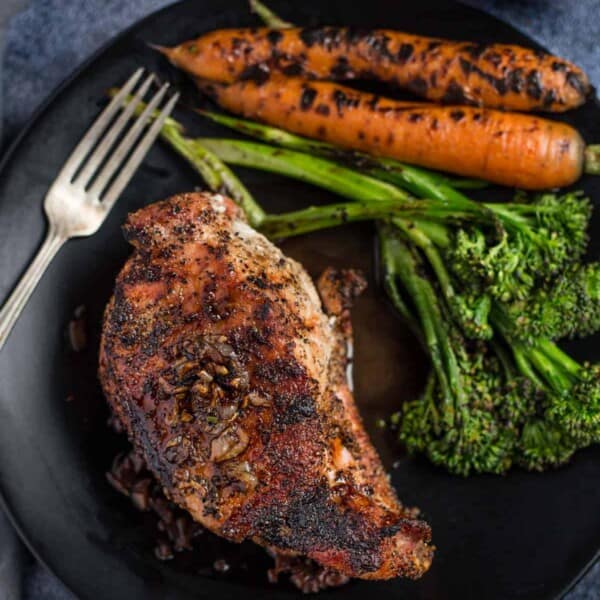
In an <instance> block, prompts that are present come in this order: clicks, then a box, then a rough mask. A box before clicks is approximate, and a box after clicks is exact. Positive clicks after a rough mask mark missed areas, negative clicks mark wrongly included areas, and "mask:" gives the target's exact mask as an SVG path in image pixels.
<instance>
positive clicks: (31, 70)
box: [0, 0, 600, 600]
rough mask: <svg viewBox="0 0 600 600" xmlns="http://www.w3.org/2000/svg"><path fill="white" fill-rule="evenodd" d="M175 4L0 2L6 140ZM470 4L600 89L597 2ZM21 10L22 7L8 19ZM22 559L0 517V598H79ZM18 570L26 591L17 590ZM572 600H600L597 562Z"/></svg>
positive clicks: (151, 0)
mask: <svg viewBox="0 0 600 600" xmlns="http://www.w3.org/2000/svg"><path fill="white" fill-rule="evenodd" d="M395 1H396V2H399V1H406V0H395ZM171 2H172V0H28V1H26V0H0V52H1V51H2V46H3V45H4V44H5V46H6V49H5V57H4V65H3V66H2V64H1V61H0V85H2V86H3V94H0V116H2V114H3V116H4V127H5V130H4V133H5V140H6V139H10V138H11V137H13V136H14V135H15V134H16V132H17V131H18V130H19V129H20V128H21V127H22V126H23V124H24V123H25V122H26V120H27V119H28V118H29V116H30V115H31V113H32V111H33V110H35V108H36V107H37V106H38V105H39V104H40V102H42V101H43V99H44V98H45V97H46V96H47V95H48V93H49V92H50V91H51V90H52V89H53V88H54V87H55V86H56V85H58V84H59V83H60V81H61V80H63V79H64V78H65V77H66V76H67V75H69V73H71V72H72V71H73V70H74V69H75V68H76V67H77V65H79V64H80V63H81V62H82V61H83V60H85V59H86V58H87V57H88V56H90V54H92V53H93V52H94V51H95V50H97V49H98V48H99V47H100V46H102V45H103V44H104V43H106V41H107V40H109V39H110V38H111V37H112V36H114V35H116V34H117V33H118V32H120V31H122V30H123V29H124V28H126V27H127V26H129V25H131V24H132V23H135V22H136V21H137V20H138V19H140V18H141V17H144V16H145V15H147V14H149V13H151V12H152V11H154V10H157V9H159V8H161V7H163V6H166V5H168V4H170V3H171ZM466 3H467V4H470V5H472V6H476V7H478V8H481V9H483V10H486V11H488V12H490V13H492V14H494V15H495V16H497V17H499V18H501V19H503V20H505V21H507V22H509V23H511V24H512V25H514V26H515V27H517V28H518V29H520V30H522V31H524V32H525V33H527V34H529V35H530V36H531V37H533V38H535V39H536V40H538V41H539V42H540V43H541V44H543V45H544V46H546V47H547V48H549V49H550V50H551V51H553V52H555V53H556V54H559V55H562V56H564V57H566V58H568V59H570V60H573V61H574V62H576V63H578V64H579V65H581V66H582V67H584V68H585V69H586V71H587V72H588V73H589V75H590V78H591V80H592V82H593V83H594V85H595V86H597V87H600V60H599V59H600V50H599V49H598V48H599V47H598V40H599V39H600V35H599V34H600V22H599V18H598V17H599V16H600V0H468V2H466ZM26 6H27V8H24V7H26ZM17 7H19V8H21V9H23V10H22V12H20V13H19V14H18V15H17V16H15V17H13V18H12V20H10V22H8V19H9V17H10V15H11V14H13V12H16V9H17ZM7 22H8V29H5V27H6V24H7ZM2 68H3V70H2ZM2 102H3V105H2ZM2 109H3V113H2ZM1 122H2V120H1V119H0V123H1ZM0 139H1V138H0ZM24 556H26V554H25V552H24V551H23V550H22V548H21V547H20V545H19V543H18V541H17V540H16V537H15V536H14V534H13V533H12V530H11V528H10V525H9V524H8V522H7V521H6V520H5V519H4V517H2V515H1V514H0V600H18V599H19V598H25V599H26V600H73V598H74V596H73V595H72V594H71V593H70V592H69V591H68V590H66V589H65V587H64V586H63V585H62V584H61V583H60V582H59V581H58V580H56V578H55V577H53V576H52V575H51V574H49V573H47V572H46V571H45V570H44V569H43V568H42V567H41V566H39V565H38V564H36V563H35V562H34V561H33V560H32V559H31V558H23V557H24ZM21 574H22V575H23V579H22V581H23V589H24V591H23V592H21V589H20V587H19V586H20V581H21ZM567 599H568V600H600V563H598V564H597V565H596V566H595V567H594V568H593V569H592V570H591V571H590V572H589V573H588V575H587V576H586V577H585V578H584V579H583V580H582V581H581V582H580V583H579V584H578V586H577V587H576V589H575V590H573V591H572V592H571V593H570V594H569V595H568V596H567Z"/></svg>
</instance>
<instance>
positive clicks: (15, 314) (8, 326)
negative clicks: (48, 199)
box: [0, 227, 66, 350]
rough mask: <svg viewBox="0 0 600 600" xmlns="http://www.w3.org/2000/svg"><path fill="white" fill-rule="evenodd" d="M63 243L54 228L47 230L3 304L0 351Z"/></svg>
mask: <svg viewBox="0 0 600 600" xmlns="http://www.w3.org/2000/svg"><path fill="white" fill-rule="evenodd" d="M65 241H66V238H65V237H64V236H63V235H61V234H60V233H59V232H58V231H57V230H56V229H55V228H54V227H50V228H49V229H48V232H47V233H46V238H45V239H44V242H43V243H42V245H41V246H40V249H39V250H38V252H37V254H36V255H35V258H34V259H33V260H32V261H31V263H30V265H29V267H27V270H26V271H25V273H24V274H23V276H22V277H21V279H20V280H19V283H18V284H17V286H16V287H15V289H14V290H13V291H12V293H11V295H10V296H9V297H8V299H7V300H6V302H5V303H4V306H2V309H1V310H0V350H2V347H3V346H4V344H5V343H6V340H7V339H8V336H9V335H10V332H11V331H12V328H13V327H14V324H15V323H16V322H17V319H18V318H19V315H20V314H21V311H22V310H23V308H25V305H26V304H27V301H28V300H29V298H30V296H31V294H32V293H33V290H35V287H36V286H37V284H38V282H39V281H40V279H41V278H42V275H43V274H44V272H45V271H46V269H47V268H48V265H49V264H50V262H51V261H52V259H53V258H54V257H55V256H56V253H57V252H58V251H59V250H60V247H61V246H62V245H63V244H64V243H65Z"/></svg>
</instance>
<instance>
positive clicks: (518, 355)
mask: <svg viewBox="0 0 600 600" xmlns="http://www.w3.org/2000/svg"><path fill="white" fill-rule="evenodd" d="M512 351H513V356H514V359H515V364H516V365H517V369H519V371H520V372H521V374H522V375H524V376H525V377H527V378H528V379H530V380H531V381H532V382H533V383H534V384H535V385H536V386H537V387H538V388H539V389H541V390H545V389H546V388H547V385H546V384H545V383H544V382H543V381H542V380H541V379H540V378H539V377H538V375H537V373H536V372H535V370H534V368H533V367H532V366H531V364H530V363H529V360H528V359H527V357H526V356H525V353H524V352H523V350H522V348H520V347H517V346H513V347H512Z"/></svg>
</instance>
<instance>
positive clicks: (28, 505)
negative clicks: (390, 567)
mask: <svg viewBox="0 0 600 600" xmlns="http://www.w3.org/2000/svg"><path fill="white" fill-rule="evenodd" d="M271 4H272V5H273V7H274V8H276V9H278V10H279V11H280V12H281V13H282V14H283V15H284V16H285V17H286V18H289V19H293V20H294V21H296V22H298V23H317V22H322V23H323V22H327V23H340V24H356V25H363V26H369V25H372V26H376V25H379V26H388V27H397V28H399V29H406V30H409V31H414V32H420V33H423V34H431V35H440V36H446V37H454V38H465V39H471V40H476V41H481V42H490V41H492V40H493V41H504V42H516V43H528V44H532V42H531V41H530V40H528V39H526V38H525V37H523V36H522V35H521V34H519V33H518V32H516V31H515V30H513V29H511V28H510V27H508V26H506V25H504V24H502V23H501V22H499V21H497V20H495V19H493V18H491V17H489V16H486V15H484V14H482V13H480V12H477V11H475V10H472V9H469V8H466V7H464V6H461V5H458V4H453V3H451V2H447V1H442V0H420V1H419V2H411V3H407V2H402V3H392V2H386V1H385V0H363V1H361V2H358V1H355V2H346V1H342V0H336V1H334V2H331V1H330V2H327V3H323V2H317V1H316V0H311V1H310V2H304V3H302V8H295V9H292V6H291V5H290V4H287V3H285V4H284V3H282V2H276V1H272V2H271ZM256 23H257V21H256V19H254V18H253V17H252V16H251V15H249V14H248V11H247V8H246V3H245V2H244V1H243V0H227V1H224V0H190V1H188V2H183V3H181V4H177V5H175V6H172V7H169V8H167V9H165V10H163V11H161V12H159V13H157V14H155V15H152V16H151V17H149V18H147V19H146V20H144V21H142V22H141V23H139V24H138V25H136V26H135V27H134V28H133V29H131V30H129V31H128V32H126V33H125V34H124V35H122V36H120V37H119V38H118V39H117V40H115V41H114V42H113V43H112V44H111V45H110V46H109V47H107V48H106V49H105V50H104V51H102V52H101V53H100V54H99V55H98V56H97V57H96V58H94V59H93V60H92V61H91V62H89V63H88V64H87V65H86V66H85V67H84V68H83V69H82V70H81V71H80V72H79V74H77V75H76V76H75V77H74V78H73V79H72V80H70V81H69V82H68V83H66V84H65V85H63V86H62V88H61V89H60V90H59V91H58V93H56V94H55V95H54V97H53V98H52V100H51V101H49V102H48V103H47V104H46V105H45V106H44V108H43V109H42V110H41V111H40V112H39V113H38V115H37V117H36V118H35V119H34V120H33V122H32V123H31V125H30V126H29V128H28V129H27V131H26V132H25V133H24V134H23V135H22V136H21V138H20V139H19V140H18V142H17V143H16V144H15V145H14V146H13V148H12V150H11V151H10V152H9V155H8V157H7V158H6V160H5V161H4V164H3V167H2V170H1V171H0V257H1V260H2V263H1V265H2V266H1V272H0V291H1V292H2V295H5V294H6V293H8V291H9V289H10V288H11V287H12V285H14V283H15V281H16V280H17V277H18V275H19V274H20V272H21V271H22V269H23V267H24V265H25V264H26V263H27V261H29V259H30V258H31V256H32V254H33V252H34V250H35V249H36V247H37V246H38V244H39V243H40V241H41V239H42V235H43V231H44V228H45V222H44V218H43V215H42V210H41V201H42V198H43V196H44V194H45V192H46V190H47V188H48V185H49V183H50V182H51V181H52V179H53V178H54V177H55V175H56V173H57V172H58V170H59V167H60V166H61V165H62V163H63V161H64V160H65V158H66V157H67V156H68V154H69V152H70V151H71V149H72V147H73V146H74V144H75V143H76V141H77V140H78V139H79V137H80V136H81V135H82V133H83V132H84V131H85V130H86V129H87V127H88V126H89V124H90V122H91V121H92V119H93V117H94V115H96V114H97V113H98V110H99V106H100V101H101V98H102V96H103V93H104V91H105V90H106V89H107V88H109V87H111V86H113V85H115V84H118V83H121V82H123V81H124V79H125V78H126V77H127V76H128V75H129V74H130V73H131V72H132V71H133V69H134V68H135V67H138V66H139V65H145V66H147V67H149V68H150V69H152V70H154V71H156V72H158V73H159V74H160V75H161V77H163V78H173V77H176V75H174V71H173V70H172V69H171V68H170V67H168V66H167V64H166V63H165V62H164V61H163V60H162V59H161V58H159V57H157V56H156V55H155V54H154V53H153V52H152V51H151V50H149V48H148V47H147V46H146V42H155V43H163V44H170V43H175V42H177V41H180V40H183V39H187V38H189V37H192V36H193V35H196V34H199V33H201V32H203V31H207V30H210V29H213V28H215V27H224V26H238V25H251V24H256ZM177 116H178V117H179V118H181V119H183V120H184V121H185V122H186V123H187V125H188V127H189V129H190V130H191V131H192V132H202V133H207V132H209V131H212V132H214V133H216V132H217V131H218V130H216V129H212V130H211V128H210V127H208V126H207V125H206V123H204V122H202V121H201V120H200V119H199V118H196V117H194V116H191V115H190V114H189V113H186V112H185V111H180V112H179V114H178V115H177ZM565 118H566V119H567V120H568V121H569V122H571V123H573V124H575V125H576V126H577V127H578V128H579V129H580V130H581V131H582V132H583V134H584V136H585V137H586V139H588V140H589V141H596V142H598V141H600V110H599V107H598V104H597V102H595V101H590V102H589V103H588V104H587V106H585V107H584V108H582V109H580V110H578V111H576V112H575V113H573V114H570V115H568V116H567V117H565ZM220 133H223V132H220ZM240 173H241V174H242V176H243V179H244V180H245V181H246V182H247V183H248V185H249V186H250V188H251V189H252V190H253V191H254V192H255V193H256V195H257V197H258V198H260V199H261V200H263V201H264V202H265V204H266V205H267V207H268V208H269V209H271V210H275V209H277V210H286V209H288V208H292V207H299V206H302V205H303V204H305V203H307V202H309V201H310V202H315V201H317V202H318V201H325V200H328V199H330V198H329V197H328V196H327V195H326V194H324V193H317V192H316V191H315V190H314V189H311V188H308V187H305V186H303V185H300V184H292V183H291V182H290V181H284V180H282V179H280V178H277V177H273V176H266V175H262V174H259V173H256V172H245V171H241V170H240ZM198 183H199V182H198V178H197V176H196V175H195V174H194V173H193V172H192V170H191V169H189V168H188V167H187V166H186V165H185V164H184V163H183V162H182V161H181V160H179V159H178V158H176V157H175V156H173V154H172V153H171V152H170V151H169V150H168V149H167V148H165V147H164V146H162V145H161V144H157V145H156V146H155V147H154V148H153V150H152V151H151V153H150V155H149V156H148V157H147V159H146V161H145V163H144V166H143V167H142V168H141V170H140V171H139V173H138V174H137V175H136V176H135V178H134V179H133V181H132V182H131V184H130V185H129V187H128V188H127V190H126V191H125V193H124V194H123V197H122V198H121V200H120V201H119V203H118V204H117V206H116V208H115V209H114V210H113V213H112V214H111V215H110V217H109V218H108V220H107V222H106V223H105V224H104V226H103V227H102V228H101V230H100V232H99V233H98V234H96V235H95V236H93V237H91V238H88V239H83V240H78V241H72V242H69V243H68V244H67V246H66V247H65V248H64V249H63V250H62V251H61V252H60V254H59V256H58V257H57V259H56V260H55V261H54V262H53V264H52V265H51V266H50V269H49V270H48V272H47V274H46V275H45V277H44V279H43V281H42V282H41V284H40V286H39V287H38V289H37V291H36V293H35V294H34V297H33V298H32V300H31V302H30V303H29V305H28V306H27V308H26V310H25V312H24V314H23V316H22V318H21V319H20V321H19V323H18V324H17V326H16V328H15V330H14V332H13V334H12V336H11V337H10V340H9V342H8V345H7V346H6V348H5V350H4V352H3V353H2V355H1V356H0V485H1V488H2V493H3V496H4V501H5V503H6V506H7V507H8V509H9V511H10V513H11V514H12V518H13V520H14V523H15V524H16V525H17V527H18V528H19V530H20V531H21V533H22V534H23V536H24V538H25V539H26V540H27V542H28V543H29V545H30V547H31V548H32V550H33V551H34V552H35V553H36V555H37V556H38V557H39V558H40V559H41V560H43V561H44V562H45V563H46V564H47V565H48V566H49V567H50V568H51V569H52V570H53V571H54V572H55V573H56V574H57V575H58V576H59V577H60V578H61V579H62V580H63V581H64V582H65V583H66V584H67V585H68V586H69V587H70V588H71V589H72V590H73V591H75V592H76V593H77V594H78V595H79V596H80V597H83V598H95V599H103V598H106V599H110V600H118V599H127V600H130V599H131V598H144V599H152V598H169V599H175V598H177V599H180V598H181V599H183V598H199V597H209V596H210V597H213V596H214V597H216V595H217V594H218V595H219V597H220V598H222V599H226V598H234V597H239V596H240V595H241V594H242V593H243V594H247V595H249V596H251V597H262V598H284V597H286V598H287V597H290V596H291V594H292V593H296V592H294V591H293V589H292V588H291V587H287V586H286V585H280V586H278V587H273V586H270V585H269V584H268V583H267V582H266V578H265V572H264V570H265V565H267V564H268V561H267V560H266V558H265V557H264V554H263V552H262V550H260V549H257V548H255V547H253V546H252V545H243V546H241V547H237V546H233V545H231V544H227V543H218V542H215V541H214V540H212V541H211V542H210V543H208V541H207V542H202V541H200V543H199V549H198V551H197V552H196V553H195V554H193V555H188V556H187V557H180V558H179V559H177V560H175V561H172V562H169V563H160V562H159V561H157V560H156V559H155V558H154V556H153V552H152V549H153V537H154V536H153V533H152V531H151V530H150V529H148V527H147V524H146V521H145V519H144V516H143V515H141V514H140V513H137V512H135V511H134V510H133V509H132V508H131V506H130V505H129V503H128V501H126V500H125V499H123V498H122V497H120V496H118V495H117V494H116V492H114V491H113V490H112V488H110V487H109V486H108V484H107V483H106V480H105V478H104V472H105V470H106V469H107V468H108V466H109V465H110V462H111V459H112V457H113V456H114V454H115V452H116V450H117V449H118V448H119V447H122V446H123V441H122V440H121V439H119V438H118V437H117V436H115V435H114V434H112V433H110V432H109V431H108V429H107V427H106V425H105V422H106V417H107V410H106V407H105V404H104V401H103V399H102V397H101V394H100V390H99V386H98V383H97V380H96V358H97V353H96V348H97V343H98V336H99V327H100V319H101V314H102V309H103V307H104V304H105V303H106V301H107V299H108V297H109V295H110V292H111V287H112V282H113V279H114V277H115V275H116V273H117V271H118V269H119V267H120V265H121V264H122V263H123V261H124V260H125V258H126V257H127V255H128V252H129V250H128V248H127V245H126V244H125V242H124V241H123V239H122V237H121V234H120V230H119V225H120V224H121V223H122V222H123V220H124V218H125V215H126V213H127V212H129V211H131V210H133V209H136V208H139V207H140V206H143V205H145V204H147V203H148V202H151V201H154V200H159V199H162V198H164V197H166V196H168V195H170V194H174V193H177V192H183V191H188V190H190V189H192V188H193V187H194V186H196V185H198ZM581 185H582V186H583V187H584V188H585V189H586V190H587V192H588V193H589V194H591V195H592V196H595V197H596V198H600V179H597V180H596V181H593V180H592V179H585V180H584V181H582V183H581ZM505 194H508V192H505ZM598 225H599V224H598V219H596V220H595V221H594V230H595V231H596V237H595V244H594V245H595V248H594V253H595V255H596V256H597V255H598V252H597V251H598V240H600V235H599V234H600V229H599V226H598ZM286 251H287V252H289V253H290V254H292V255H294V256H296V257H299V258H300V259H301V260H302V261H303V262H304V263H305V264H306V266H307V267H308V269H309V270H310V271H311V273H313V274H316V273H317V272H318V271H319V270H320V269H322V268H323V267H324V266H325V265H328V264H336V265H343V266H355V267H356V266H358V267H362V268H364V269H366V270H372V269H371V261H372V258H371V257H372V232H371V229H370V228H369V227H368V226H365V227H352V228H348V229H346V230H345V231H337V232H335V233H326V234H317V235H314V236H312V238H311V239H310V242H309V241H308V240H307V239H304V240H300V239H298V240H294V241H293V243H292V242H290V243H289V244H287V245H286ZM375 287H376V286H375V285H372V286H371V291H370V292H369V293H368V294H367V296H366V297H365V298H363V299H361V300H360V301H359V303H358V306H357V308H356V311H355V313H354V317H355V319H354V320H355V324H356V346H357V354H358V357H357V365H358V368H357V373H356V377H357V398H358V402H359V404H360V405H361V409H362V410H363V413H364V414H365V419H366V422H367V425H368V427H369V429H370V430H371V432H372V433H373V435H374V437H375V439H376V441H377V444H378V446H379V448H380V450H381V452H382V454H383V455H384V457H385V459H386V461H387V462H388V464H391V463H392V462H393V461H394V460H396V467H395V468H394V469H393V475H392V476H393V481H394V484H395V485H396V486H397V488H398V490H399V493H400V496H401V498H402V499H403V500H404V501H405V502H406V503H408V504H416V505H418V506H420V507H422V509H423V510H424V512H425V516H426V517H427V519H428V520H429V521H430V523H431V525H432V528H433V534H434V540H435V543H436V545H437V546H438V552H437V555H436V558H435V561H434V563H433V566H432V568H431V571H430V572H429V573H428V574H427V575H426V576H425V577H424V578H423V579H422V580H421V581H418V582H408V581H400V580H398V581H392V582H382V583H367V582H353V583H351V584H350V585H348V586H346V587H344V588H342V589H339V590H336V591H334V592H331V594H332V595H335V596H337V597H344V598H359V597H363V596H364V595H365V594H374V595H375V594H377V595H378V597H380V598H399V597H402V598H422V599H427V600H435V599H442V598H461V599H463V598H477V599H482V598H486V599H493V598H498V599H507V598H551V597H556V596H558V595H559V594H560V593H561V591H563V590H564V589H566V588H567V587H568V586H569V585H570V584H571V583H572V582H573V581H574V580H575V579H576V578H577V577H578V576H579V574H580V573H581V572H582V571H583V570H584V569H585V567H586V565H589V564H590V562H591V561H592V560H593V558H594V557H595V555H596V553H597V550H598V543H599V540H600V512H599V511H598V507H599V506H600V486H598V481H600V460H598V459H599V458H600V451H599V449H598V448H594V449H589V450H587V451H583V452H580V453H578V454H577V456H576V457H575V458H574V459H573V461H572V462H571V464H570V465H569V466H568V467H565V468H563V469H560V470H557V471H554V472H550V473H546V474H543V475H537V474H531V473H524V472H519V471H515V472H512V473H511V474H510V475H508V476H506V477H473V478H471V479H467V480H465V479H460V478H455V477H451V476H449V475H447V474H446V473H445V472H444V471H442V470H439V469H436V468H433V467H432V466H430V465H429V464H428V463H427V462H426V461H424V460H419V459H417V460H412V459H408V458H406V457H402V456H400V451H399V449H398V447H397V446H396V445H395V444H394V443H393V441H392V440H391V439H386V437H385V436H383V435H382V434H381V432H378V431H377V430H376V429H375V427H374V423H375V420H376V418H377V417H379V416H384V415H386V414H388V413H389V412H391V411H392V410H393V409H394V407H396V406H397V405H398V403H399V402H400V401H401V398H405V397H408V396H411V395H414V394H416V393H418V391H419V389H420V386H421V385H422V381H423V376H424V373H425V370H426V368H427V364H426V360H425V359H424V356H423V354H422V353H421V351H420V350H419V348H418V345H417V344H416V342H415V340H414V339H413V338H412V336H411V335H410V333H409V332H408V331H407V329H406V328H405V327H404V325H403V324H402V323H401V321H399V320H398V319H396V317H395V316H394V314H393V312H392V311H391V310H390V309H389V307H388V306H387V304H386V302H385V301H384V299H383V297H382V296H381V295H380V294H379V293H378V292H377V291H376V289H375ZM81 304H83V305H85V306H86V307H87V311H88V326H89V335H90V345H89V348H88V350H86V351H85V352H82V353H79V354H74V353H72V352H71V351H70V350H69V349H68V345H67V344H66V341H65V337H64V331H65V327H66V324H67V323H68V321H69V319H70V317H71V315H72V312H73V310H74V309H75V307H76V306H78V305H81ZM597 342H598V338H597V337H596V338H594V339H589V340H587V341H585V342H582V343H577V344H572V345H571V347H570V350H571V351H573V352H574V353H575V354H576V355H577V356H578V357H579V358H588V359H590V360H599V359H600V353H599V350H598V344H597ZM69 396H72V398H73V399H72V401H70V402H67V401H66V399H67V397H69ZM200 539H201V540H202V539H203V538H200ZM222 557H226V558H228V559H230V560H231V561H232V563H233V565H234V568H233V570H232V572H230V573H228V574H227V575H225V576H216V575H214V574H211V570H210V568H207V567H208V566H209V565H210V564H212V562H213V560H214V559H215V558H222ZM244 564H245V565H246V568H244Z"/></svg>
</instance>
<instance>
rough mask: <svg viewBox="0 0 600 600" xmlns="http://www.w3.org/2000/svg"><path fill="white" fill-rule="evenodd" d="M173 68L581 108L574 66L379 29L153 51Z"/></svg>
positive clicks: (296, 33) (249, 37) (279, 34)
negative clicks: (374, 83) (377, 83)
mask: <svg viewBox="0 0 600 600" xmlns="http://www.w3.org/2000/svg"><path fill="white" fill-rule="evenodd" d="M159 49H160V50H161V51H162V52H164V54H166V56H167V57H168V58H169V59H170V60H171V62H172V63H173V64H174V65H176V66H177V67H179V68H181V69H184V70H186V71H188V72H189V73H190V74H192V75H195V76H197V77H201V78H203V79H211V80H213V81H219V82H222V83H231V82H233V81H237V80H238V79H244V78H246V77H248V76H254V75H256V74H259V75H260V74H261V73H262V74H263V75H265V76H266V75H268V73H269V71H270V70H271V71H280V72H282V73H283V74H285V75H294V76H303V77H308V78H314V79H327V80H334V81H335V80H347V79H355V78H360V79H369V78H370V79H378V80H381V81H387V82H391V83H393V84H396V85H398V86H400V87H401V88H404V89H408V90H410V91H411V92H413V93H415V94H416V95H418V96H421V97H424V98H427V99H429V100H433V101H442V102H444V103H446V104H471V105H478V106H488V107H491V108H505V109H509V110H519V111H530V110H543V111H548V112H562V111H565V110H569V109H571V108H575V107H577V106H579V105H580V104H583V102H585V99H586V96H587V94H588V93H589V91H590V84H589V81H588V78H587V76H586V74H585V73H584V72H583V71H582V70H581V69H579V68H578V67H576V66H575V65H574V64H572V63H570V62H568V61H566V60H563V59H560V58H557V57H556V56H552V55H550V54H546V53H544V52H540V51H537V50H531V49H529V48H523V47H520V46H511V45H504V44H490V45H482V44H474V43H471V42H452V41H448V40H442V39H436V38H428V37H422V36H416V35H411V34H408V33H401V32H398V31H393V30H387V29H373V30H358V29H352V28H347V27H316V28H297V27H296V28H289V29H269V28H259V29H222V30H217V31H212V32H210V33H207V34H205V35H203V36H201V37H199V38H198V39H195V40H190V41H188V42H185V43H183V44H181V45H179V46H176V47H174V48H159Z"/></svg>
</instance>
